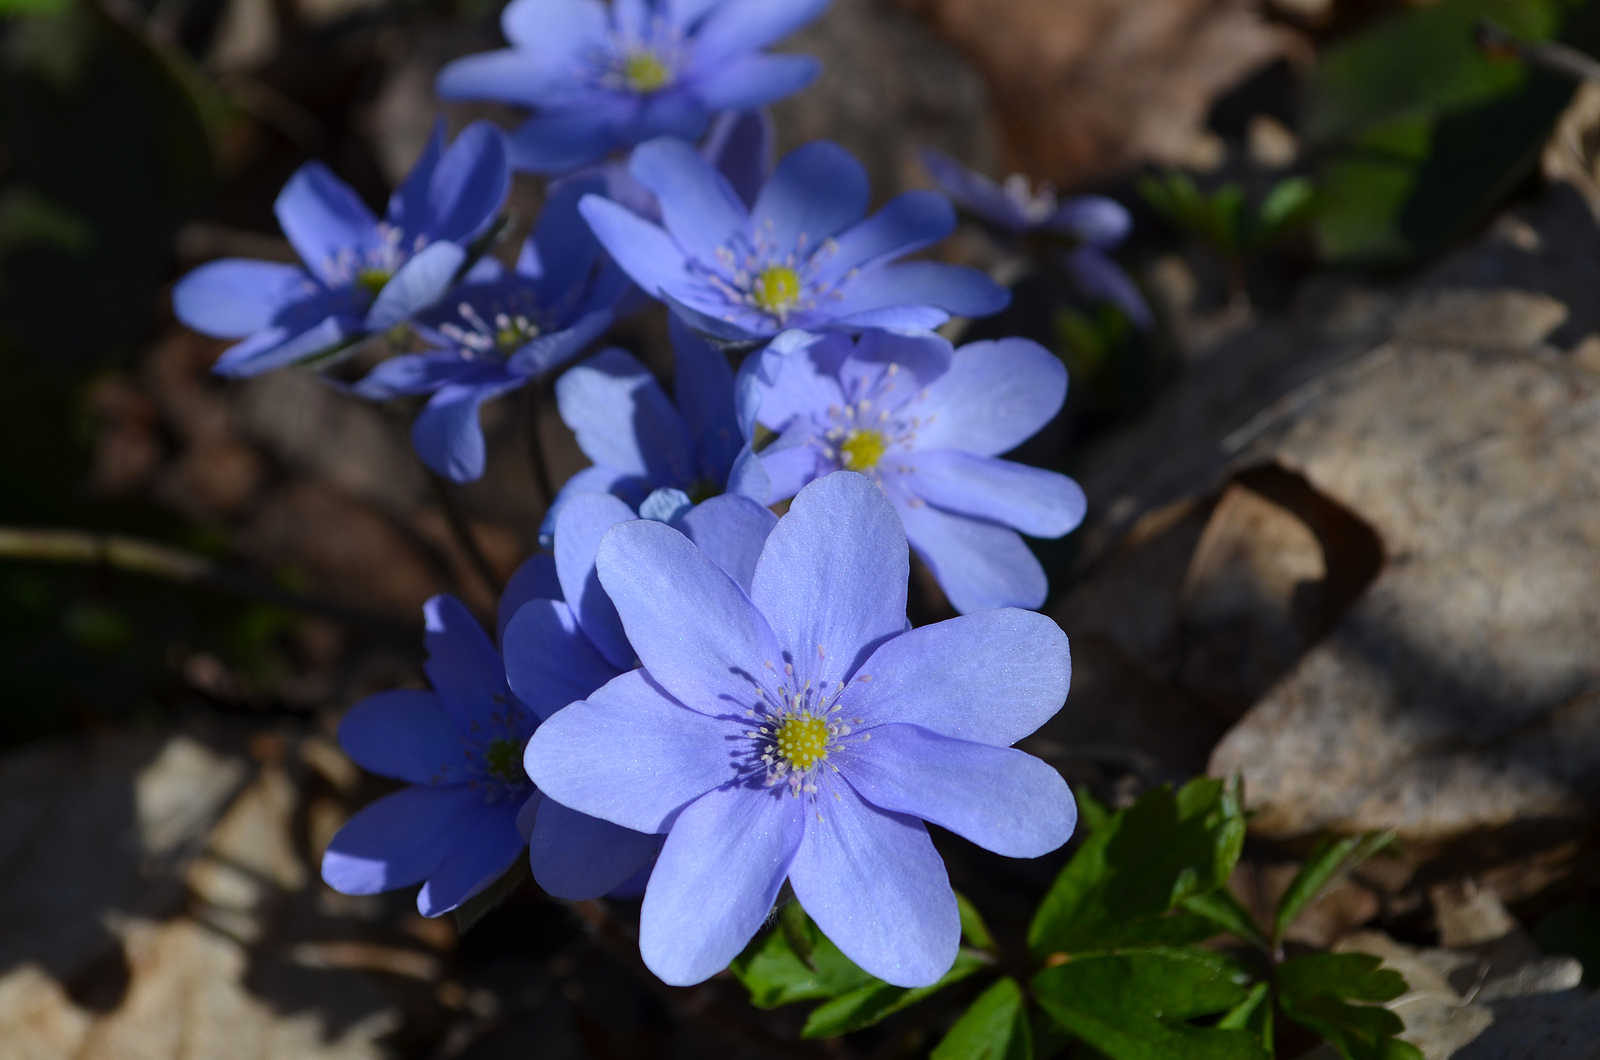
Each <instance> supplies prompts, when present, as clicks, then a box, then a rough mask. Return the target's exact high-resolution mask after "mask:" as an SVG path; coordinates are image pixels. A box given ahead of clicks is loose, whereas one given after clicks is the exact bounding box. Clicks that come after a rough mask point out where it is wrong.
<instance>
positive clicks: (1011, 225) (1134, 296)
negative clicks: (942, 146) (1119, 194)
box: [922, 147, 1153, 328]
mask: <svg viewBox="0 0 1600 1060" xmlns="http://www.w3.org/2000/svg"><path fill="white" fill-rule="evenodd" d="M922 164H923V165H924V166H926V167H927V169H928V172H929V173H931V174H933V179H934V180H935V181H936V182H937V183H938V185H939V187H940V188H941V189H942V190H943V191H944V193H945V194H946V195H948V196H950V197H951V198H952V199H954V200H955V201H956V204H957V205H959V206H963V207H965V208H966V209H968V210H970V211H972V212H973V213H974V214H977V215H978V216H979V217H981V218H983V219H984V220H985V221H988V222H989V223H990V224H992V225H995V226H996V227H998V228H1001V229H1003V230H1004V231H1006V232H1009V233H1010V234H1012V235H1022V234H1023V233H1025V232H1034V231H1039V232H1049V233H1052V234H1054V235H1059V236H1067V237H1069V238H1070V239H1071V240H1072V241H1073V242H1074V244H1075V245H1074V246H1073V247H1071V248H1070V249H1068V250H1064V251H1060V252H1059V253H1058V258H1057V260H1058V261H1059V262H1060V263H1061V266H1062V267H1063V268H1064V269H1066V270H1067V274H1068V275H1070V276H1071V277H1072V278H1073V281H1074V282H1075V283H1076V284H1077V285H1078V287H1079V289H1080V290H1082V291H1083V293H1084V294H1086V295H1088V296H1089V297H1091V298H1100V299H1104V300H1105V301H1107V302H1110V303H1112V304H1113V305H1115V306H1117V307H1118V308H1119V309H1121V310H1122V311H1123V312H1124V313H1126V314H1128V319H1130V320H1132V321H1133V322H1134V323H1135V324H1137V325H1138V326H1139V327H1141V328H1148V327H1150V326H1151V324H1152V323H1153V321H1152V318H1151V316H1150V307H1149V306H1148V305H1147V304H1146V303H1145V300H1144V295H1142V294H1140V293H1139V287H1138V285H1137V284H1135V283H1134V282H1133V279H1132V278H1131V277H1129V275H1128V274H1127V273H1126V272H1124V271H1123V270H1122V267H1121V266H1120V265H1118V264H1117V263H1116V262H1114V261H1112V260H1111V259H1110V258H1109V257H1108V256H1107V255H1106V251H1108V250H1110V249H1111V248H1113V247H1115V246H1116V245H1117V244H1119V243H1121V242H1122V241H1123V239H1125V238H1126V237H1127V235H1128V229H1129V228H1130V227H1132V224H1133V221H1132V219H1131V218H1129V216H1128V211H1127V210H1126V209H1124V208H1123V206H1122V204H1121V203H1119V202H1117V201H1115V200H1114V199H1108V198H1106V197H1105V196H1104V195H1079V196H1076V197H1073V198H1070V199H1057V198H1056V193H1055V188H1054V187H1052V186H1051V185H1050V184H1049V183H1048V182H1046V183H1041V184H1040V185H1039V186H1038V189H1037V190H1034V189H1033V188H1030V187H1029V186H1028V178H1027V177H1024V176H1023V175H1022V174H1020V173H1013V174H1012V175H1011V176H1009V177H1007V178H1006V182H1005V184H1004V185H1000V184H996V183H995V182H994V181H992V180H990V179H989V178H988V177H986V176H984V175H983V174H981V173H974V172H973V171H972V170H970V169H967V168H966V167H965V166H963V165H962V164H961V163H959V162H957V161H956V160H955V159H953V158H951V157H950V156H949V155H946V154H944V153H942V152H939V151H935V150H934V149H933V148H931V147H924V148H923V149H922Z"/></svg>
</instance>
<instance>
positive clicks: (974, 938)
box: [956, 891, 999, 953]
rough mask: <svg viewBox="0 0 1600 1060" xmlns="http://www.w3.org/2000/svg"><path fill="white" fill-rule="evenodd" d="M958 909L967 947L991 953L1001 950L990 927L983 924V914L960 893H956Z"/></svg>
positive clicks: (962, 934) (962, 935)
mask: <svg viewBox="0 0 1600 1060" xmlns="http://www.w3.org/2000/svg"><path fill="white" fill-rule="evenodd" d="M956 909H957V910H958V911H959V912H960V914H961V937H962V938H964V939H966V940H967V945H969V946H971V947H973V948H974V949H979V950H985V951H987V952H989V953H995V952H996V951H998V950H999V946H997V945H996V944H995V941H994V936H993V935H991V934H990V933H989V925H987V924H985V923H984V922H983V914H982V913H980V912H978V907H977V906H975V905H973V904H972V903H971V902H970V901H968V900H967V896H966V895H964V894H962V893H961V892H960V891H957V892H956Z"/></svg>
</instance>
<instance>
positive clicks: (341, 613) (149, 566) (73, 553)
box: [0, 526, 418, 637]
mask: <svg viewBox="0 0 1600 1060" xmlns="http://www.w3.org/2000/svg"><path fill="white" fill-rule="evenodd" d="M0 559H11V560H21V561H23V562H33V563H65V564H83V565H86V566H98V567H110V568H112V569H115V570H120V571H126V572H128V573H130V574H143V575H146V576H149V577H152V578H161V579H163V580H165V581H170V582H176V583H178V584H180V585H188V586H193V587H195V588H198V589H206V590H210V591H212V592H217V593H223V594H226V595H228V596H237V597H242V598H244V599H249V600H258V601H260V602H262V603H267V604H273V605H275V606H278V607H283V608H287V609H288V610H291V611H300V612H303V613H305V614H310V615H318V616H320V617H322V618H329V619H333V620H334V621H337V622H344V623H346V624H348V625H352V626H368V627H372V628H374V629H379V630H383V631H384V632H387V633H393V634H396V635H404V636H407V637H414V636H415V635H416V633H417V632H418V628H417V627H416V626H415V625H413V624H412V623H410V622H404V621H401V620H399V619H395V618H390V617H388V616H387V615H378V614H373V613H371V612H368V611H362V610H359V609H356V608H352V607H345V606H344V605H342V604H337V603H333V602H332V601H329V600H323V599H320V598H318V597H314V596H306V595H304V594H301V593H295V592H290V591H289V590H287V589H280V588H278V587H277V586H276V585H273V584H271V583H270V582H267V581H265V580H263V579H261V578H259V577H257V576H255V575H253V574H251V573H249V572H246V571H238V570H229V569H228V568H226V567H224V566H222V565H221V564H218V563H216V562H214V561H213V560H210V559H207V558H206V557H204V556H199V555H196V554H195V553H193V552H186V551H184V550H182V549H177V548H172V547H171V546H169V545H162V544H157V543H156V542H154V541H144V540H141V539H139V538H136V537H127V536H125V535H122V534H108V533H104V532H102V531H98V530H38V529H24V528H21V527H14V526H0Z"/></svg>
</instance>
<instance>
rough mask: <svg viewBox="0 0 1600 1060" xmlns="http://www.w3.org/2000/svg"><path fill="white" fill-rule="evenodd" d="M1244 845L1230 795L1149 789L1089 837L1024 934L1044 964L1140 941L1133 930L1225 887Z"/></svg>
mask: <svg viewBox="0 0 1600 1060" xmlns="http://www.w3.org/2000/svg"><path fill="white" fill-rule="evenodd" d="M1243 842H1244V816H1243V814H1242V812H1241V810H1240V808H1239V805H1238V799H1237V797H1236V795H1235V794H1234V793H1233V792H1231V791H1229V790H1228V789H1227V788H1225V787H1224V785H1222V783H1221V782H1219V781H1212V780H1206V779H1202V780H1200V781H1193V782H1191V783H1190V784H1188V785H1186V786H1185V787H1184V789H1183V790H1182V791H1181V792H1179V793H1178V794H1177V795H1174V794H1173V792H1172V790H1171V789H1170V788H1167V787H1160V788H1154V789H1152V790H1150V791H1148V792H1146V793H1145V795H1144V796H1143V797H1142V798H1140V800H1139V801H1138V802H1137V803H1135V804H1134V805H1133V806H1131V807H1129V808H1128V809H1126V810H1123V811H1120V812H1118V813H1116V814H1114V815H1113V816H1112V817H1110V818H1109V819H1108V820H1107V821H1106V822H1105V823H1104V824H1103V825H1101V826H1100V827H1099V828H1097V829H1096V830H1095V831H1094V832H1092V833H1090V834H1089V836H1088V838H1087V839H1085V840H1084V842H1083V845H1082V846H1081V847H1079V848H1078V851H1077V853H1076V854H1075V855H1073V858H1072V860H1071V861H1070V862H1068V863H1067V865H1066V867H1065V868H1064V869H1062V871H1061V874H1060V875H1059V876H1057V877H1056V881H1055V883H1054V884H1053V885H1052V886H1051V888H1050V891H1049V893H1048V894H1046V895H1045V899H1044V901H1043V903H1041V904H1040V906H1039V910H1038V912H1037V913H1036V914H1035V916H1034V919H1033V923H1032V925H1031V926H1030V927H1029V930H1028V945H1029V947H1030V948H1031V949H1032V951H1033V953H1034V955H1035V956H1036V957H1038V958H1040V959H1043V958H1044V957H1046V956H1047V955H1049V954H1051V953H1053V952H1058V951H1060V952H1072V951H1074V950H1083V949H1094V948H1109V947H1111V946H1115V945H1128V944H1138V943H1139V942H1141V941H1146V940H1147V938H1148V937H1147V936H1144V935H1142V934H1141V932H1143V931H1146V930H1151V931H1155V932H1157V933H1158V934H1157V937H1160V935H1159V933H1160V932H1162V931H1165V930H1168V926H1165V925H1163V926H1160V927H1155V928H1149V929H1146V928H1144V927H1133V925H1135V924H1142V922H1145V921H1151V920H1155V919H1157V918H1159V917H1162V916H1163V915H1164V914H1165V913H1167V912H1168V911H1169V910H1170V909H1172V908H1173V907H1174V906H1175V905H1177V904H1178V903H1179V902H1181V901H1183V900H1184V899H1186V898H1190V897H1193V896H1195V895H1198V894H1205V893H1207V892H1209V891H1211V890H1214V889H1216V888H1217V887H1219V886H1221V885H1222V884H1223V883H1225V882H1226V881H1227V878H1228V875H1229V874H1230V873H1231V872H1232V871H1233V865H1234V862H1235V861H1237V860H1238V857H1239V850H1240V848H1241V847H1242V844H1243Z"/></svg>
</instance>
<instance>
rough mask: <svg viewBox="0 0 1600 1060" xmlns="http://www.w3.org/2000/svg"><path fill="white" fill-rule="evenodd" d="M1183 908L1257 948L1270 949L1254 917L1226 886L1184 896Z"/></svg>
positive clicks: (1270, 946)
mask: <svg viewBox="0 0 1600 1060" xmlns="http://www.w3.org/2000/svg"><path fill="white" fill-rule="evenodd" d="M1183 908H1185V909H1187V910H1188V911H1189V912H1191V913H1195V914H1197V915H1199V916H1203V917H1205V918H1206V919H1207V920H1209V921H1211V923H1212V924H1214V925H1216V927H1217V928H1219V929H1220V930H1222V931H1231V932H1233V933H1234V934H1235V935H1237V936H1239V937H1240V938H1242V939H1244V940H1245V941H1246V942H1248V943H1250V945H1252V946H1254V947H1256V948H1257V949H1260V950H1266V951H1268V952H1270V951H1271V950H1272V943H1271V942H1270V941H1268V939H1267V937H1266V936H1265V935H1264V934H1262V933H1261V929H1260V928H1259V927H1257V926H1256V921H1255V918H1254V917H1252V916H1251V915H1250V911H1249V910H1248V909H1246V908H1245V907H1244V906H1242V905H1240V904H1239V899H1237V898H1235V897H1234V896H1233V892H1232V891H1230V890H1228V889H1227V888H1226V887H1219V888H1217V889H1216V890H1214V891H1212V892H1211V893H1209V894H1200V895H1195V896H1194V897H1193V898H1185V899H1184V900H1183Z"/></svg>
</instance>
